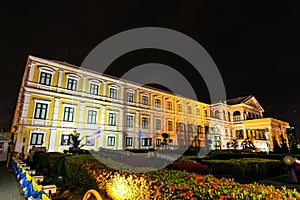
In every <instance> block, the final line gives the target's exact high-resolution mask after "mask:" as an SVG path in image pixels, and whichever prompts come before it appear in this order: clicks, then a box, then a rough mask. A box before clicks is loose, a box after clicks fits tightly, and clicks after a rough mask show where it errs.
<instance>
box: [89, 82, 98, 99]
mask: <svg viewBox="0 0 300 200" xmlns="http://www.w3.org/2000/svg"><path fill="white" fill-rule="evenodd" d="M92 85H95V86H97V87H98V90H96V91H97V93H94V92H92ZM93 91H95V89H93ZM99 91H100V82H98V81H95V80H91V81H89V94H92V95H99Z"/></svg>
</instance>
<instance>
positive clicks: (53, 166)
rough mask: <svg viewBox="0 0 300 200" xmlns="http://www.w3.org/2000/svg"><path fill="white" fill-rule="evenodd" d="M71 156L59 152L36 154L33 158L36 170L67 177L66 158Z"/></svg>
mask: <svg viewBox="0 0 300 200" xmlns="http://www.w3.org/2000/svg"><path fill="white" fill-rule="evenodd" d="M68 156H70V155H69V154H62V153H58V152H51V153H44V152H36V153H35V155H34V157H33V162H34V163H35V166H36V169H37V170H38V171H40V172H43V171H44V170H45V169H46V170H47V171H48V172H49V173H50V174H51V175H54V174H55V175H65V164H64V162H65V158H66V157H68Z"/></svg>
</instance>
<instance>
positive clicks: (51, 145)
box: [48, 129, 56, 152]
mask: <svg viewBox="0 0 300 200" xmlns="http://www.w3.org/2000/svg"><path fill="white" fill-rule="evenodd" d="M55 140H56V129H51V130H50V134H49V144H48V152H54V151H55V150H56V149H55Z"/></svg>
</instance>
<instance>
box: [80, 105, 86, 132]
mask: <svg viewBox="0 0 300 200" xmlns="http://www.w3.org/2000/svg"><path fill="white" fill-rule="evenodd" d="M84 106H85V103H83V102H81V103H80V104H79V120H78V128H84V124H85V123H86V120H85V119H84Z"/></svg>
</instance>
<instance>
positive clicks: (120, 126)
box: [117, 93, 124, 150]
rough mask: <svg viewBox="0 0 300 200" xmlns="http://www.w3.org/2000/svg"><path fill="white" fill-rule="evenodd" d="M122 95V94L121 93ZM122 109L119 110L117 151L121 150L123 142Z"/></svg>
mask: <svg viewBox="0 0 300 200" xmlns="http://www.w3.org/2000/svg"><path fill="white" fill-rule="evenodd" d="M121 94H122V93H121ZM123 112H124V111H123V109H120V124H119V142H118V147H117V149H119V150H123V141H124V138H123V137H124V132H123V128H124V116H123Z"/></svg>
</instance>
